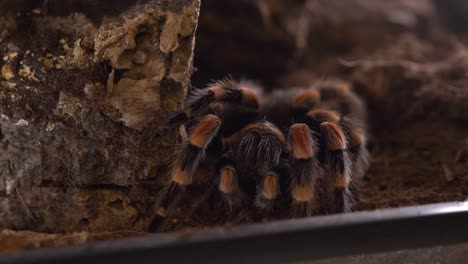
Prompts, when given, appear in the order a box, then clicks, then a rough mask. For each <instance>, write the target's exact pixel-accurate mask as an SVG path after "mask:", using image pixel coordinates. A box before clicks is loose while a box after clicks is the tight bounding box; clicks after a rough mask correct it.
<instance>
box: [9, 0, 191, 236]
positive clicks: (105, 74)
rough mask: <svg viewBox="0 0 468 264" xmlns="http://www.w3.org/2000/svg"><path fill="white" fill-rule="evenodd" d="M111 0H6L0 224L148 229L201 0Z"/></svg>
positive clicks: (45, 228) (53, 228)
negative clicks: (166, 128)
mask: <svg viewBox="0 0 468 264" xmlns="http://www.w3.org/2000/svg"><path fill="white" fill-rule="evenodd" d="M113 2H115V1H112V3H113ZM109 4H111V1H102V2H101V1H79V2H77V1H44V2H39V1H19V3H12V2H11V1H1V2H0V6H2V7H5V8H2V9H1V10H2V11H1V13H0V28H1V29H2V30H1V32H0V59H1V60H0V69H1V72H0V74H1V75H0V207H1V208H2V210H0V219H1V221H0V228H13V229H28V230H37V231H46V232H72V231H73V232H74V231H80V230H89V231H99V230H123V229H125V230H142V229H143V226H144V221H145V219H146V217H147V215H148V214H151V212H147V209H146V208H147V207H148V204H149V203H151V201H152V200H153V199H154V196H153V194H151V192H152V191H153V190H151V188H146V187H147V186H148V185H151V183H152V180H153V179H155V178H157V177H158V172H159V171H161V170H162V169H164V167H165V166H166V164H167V161H168V156H169V155H168V154H170V150H171V145H172V144H173V143H174V141H175V135H173V134H165V135H158V134H157V133H156V130H157V127H158V125H159V124H160V122H161V119H162V117H163V116H164V115H165V114H166V113H167V112H169V111H172V110H174V109H176V108H177V107H179V106H180V105H181V103H182V102H183V100H184V96H185V93H186V91H187V87H188V85H189V79H190V75H191V72H192V60H193V47H194V36H195V30H196V27H197V20H198V13H199V5H200V1H199V0H177V1H122V2H119V3H118V4H115V5H114V4H112V8H108V7H109ZM64 10H66V11H64Z"/></svg>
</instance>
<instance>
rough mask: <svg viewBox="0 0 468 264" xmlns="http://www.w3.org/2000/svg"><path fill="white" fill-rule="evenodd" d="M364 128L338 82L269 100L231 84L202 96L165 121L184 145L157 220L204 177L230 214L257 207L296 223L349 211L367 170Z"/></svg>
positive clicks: (353, 100)
mask: <svg viewBox="0 0 468 264" xmlns="http://www.w3.org/2000/svg"><path fill="white" fill-rule="evenodd" d="M364 121H365V109H364V106H363V103H362V102H361V100H360V99H359V98H358V97H357V96H356V95H355V94H354V93H353V92H352V91H351V89H350V87H349V85H348V84H347V83H344V82H339V81H328V82H321V83H319V84H316V85H314V86H312V87H310V88H306V89H291V90H287V91H275V92H273V93H269V94H267V95H263V94H262V90H261V89H260V88H259V87H257V86H255V85H253V84H251V83H246V82H240V83H237V82H234V81H231V80H227V81H219V82H215V83H213V84H211V85H209V86H208V87H207V88H206V89H201V90H197V91H195V92H193V93H192V94H189V96H188V98H187V100H186V103H185V105H184V107H183V108H182V109H181V110H180V111H178V112H176V113H175V114H173V115H172V116H171V117H170V118H168V120H166V126H168V127H173V128H176V127H178V128H179V131H180V134H181V138H182V141H183V142H182V143H181V144H180V145H179V146H177V152H176V154H175V156H174V159H173V163H172V165H171V170H170V179H169V182H168V183H167V186H166V188H165V191H164V192H163V195H162V197H161V198H160V199H159V200H158V202H157V215H158V217H166V216H167V214H168V210H169V211H170V209H171V207H172V205H173V204H174V201H176V200H177V199H178V198H177V197H179V196H180V193H181V192H182V191H183V190H184V189H185V188H187V187H188V186H190V185H191V184H192V183H194V182H198V181H200V180H201V179H202V178H204V179H205V181H208V182H212V183H216V185H217V189H218V192H219V194H220V195H221V196H222V197H223V201H224V202H225V204H226V206H227V207H228V208H230V209H233V208H236V207H241V206H245V205H248V204H249V201H251V200H252V201H253V204H254V206H255V207H256V208H257V209H258V210H261V211H265V212H272V211H278V210H280V211H281V210H284V208H286V209H287V211H289V212H290V214H291V215H292V216H310V215H312V214H316V213H339V212H347V211H349V210H350V207H351V205H352V203H353V201H354V200H355V198H357V197H358V190H357V186H356V184H355V183H356V181H357V180H358V179H359V178H360V177H361V176H362V175H363V174H364V172H365V170H366V169H367V166H368V152H367V149H366V138H367V136H366V133H365V127H364Z"/></svg>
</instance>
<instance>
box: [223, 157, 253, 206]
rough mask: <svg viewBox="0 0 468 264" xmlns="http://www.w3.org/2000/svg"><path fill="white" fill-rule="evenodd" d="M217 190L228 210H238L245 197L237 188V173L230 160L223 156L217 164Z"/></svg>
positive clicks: (238, 187)
mask: <svg viewBox="0 0 468 264" xmlns="http://www.w3.org/2000/svg"><path fill="white" fill-rule="evenodd" d="M218 173H219V178H218V189H219V192H220V194H221V196H222V198H223V201H224V202H226V204H227V206H228V207H229V210H233V209H235V208H240V207H241V206H242V205H243V204H244V203H245V201H246V199H247V197H246V195H245V194H244V193H243V192H242V190H241V189H240V186H239V178H238V175H237V171H236V169H235V168H234V165H233V163H232V161H231V159H230V158H228V157H226V156H224V157H222V158H221V160H220V162H219V164H218Z"/></svg>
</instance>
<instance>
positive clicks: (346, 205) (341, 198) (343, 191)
mask: <svg viewBox="0 0 468 264" xmlns="http://www.w3.org/2000/svg"><path fill="white" fill-rule="evenodd" d="M333 193H334V198H335V199H334V202H335V205H334V208H335V210H334V211H333V212H334V213H346V212H349V210H350V203H351V201H350V193H349V190H348V188H336V189H335V190H334V192H333Z"/></svg>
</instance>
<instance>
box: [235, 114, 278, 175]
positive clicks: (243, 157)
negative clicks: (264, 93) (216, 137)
mask: <svg viewBox="0 0 468 264" xmlns="http://www.w3.org/2000/svg"><path fill="white" fill-rule="evenodd" d="M235 137H236V139H230V140H233V141H237V142H239V143H238V145H237V150H236V157H237V161H238V163H239V164H238V166H239V167H241V168H243V169H255V170H257V171H260V172H262V171H263V172H264V171H268V170H271V169H272V168H274V167H276V166H278V163H279V160H280V157H281V153H282V152H283V150H285V149H286V140H285V139H284V136H283V134H282V133H281V131H280V130H279V129H278V128H277V127H276V126H275V125H273V124H271V123H269V122H267V121H262V122H258V123H254V124H250V125H247V126H245V127H244V128H242V130H241V131H240V133H238V134H237V135H235Z"/></svg>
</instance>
